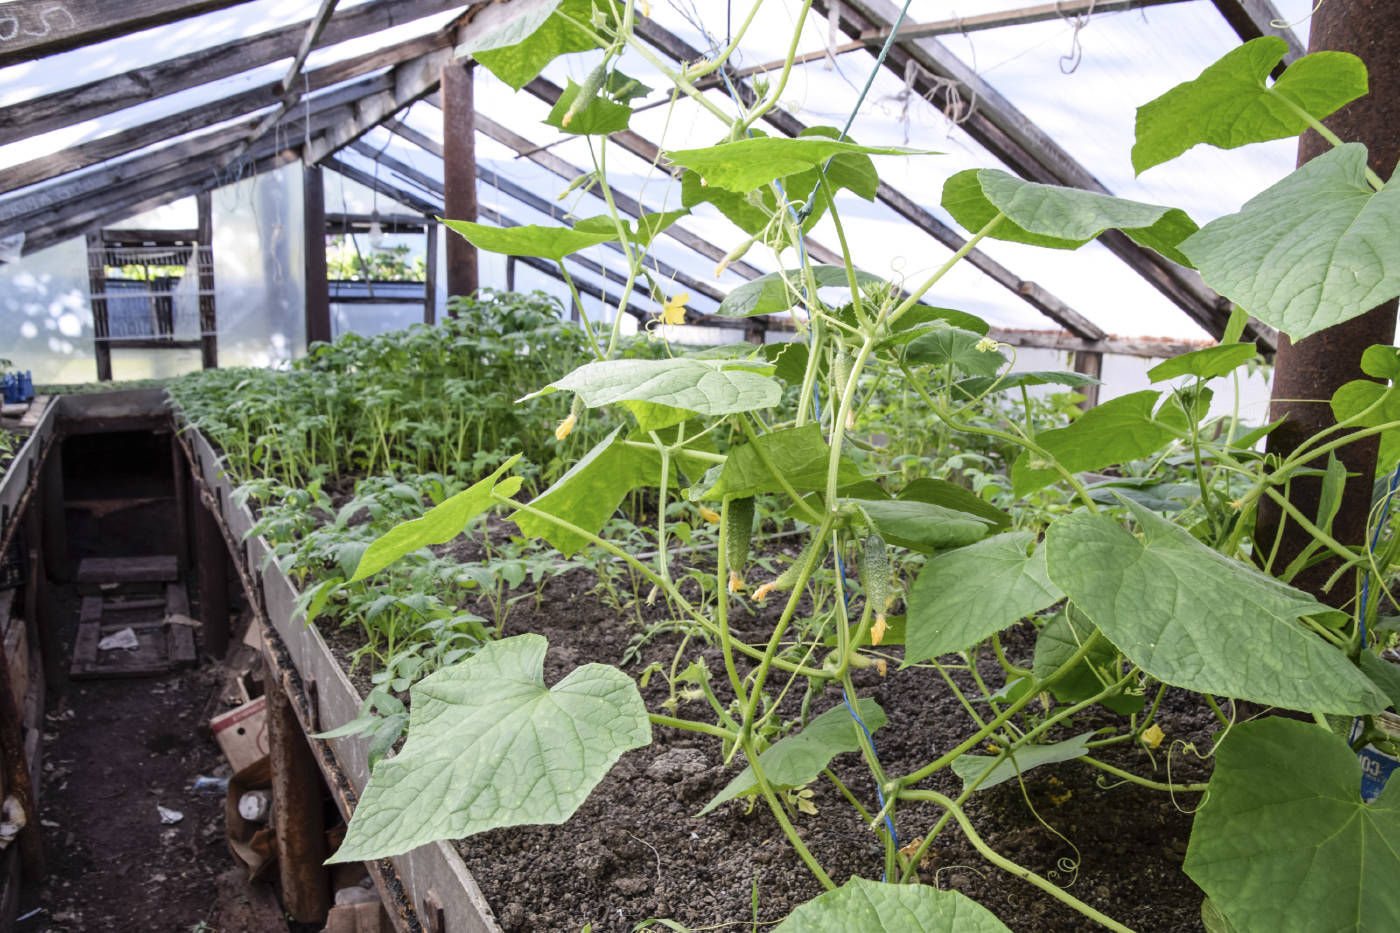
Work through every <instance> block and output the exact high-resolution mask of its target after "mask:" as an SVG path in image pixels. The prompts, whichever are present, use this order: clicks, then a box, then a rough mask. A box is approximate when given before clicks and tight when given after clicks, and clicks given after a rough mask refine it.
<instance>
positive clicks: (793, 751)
mask: <svg viewBox="0 0 1400 933" xmlns="http://www.w3.org/2000/svg"><path fill="white" fill-rule="evenodd" d="M855 706H856V708H857V709H858V710H860V718H861V722H864V723H865V727H866V728H867V729H869V730H870V731H871V732H874V731H875V730H876V729H879V728H880V727H881V726H883V725H884V724H885V711H884V710H882V709H880V706H879V704H878V703H876V702H875V701H874V700H870V699H864V700H858V701H856V703H855ZM859 728H860V726H858V725H857V724H856V721H855V719H854V718H853V717H852V716H851V711H850V710H848V709H847V708H846V704H844V703H842V704H841V705H840V706H833V707H832V708H831V709H829V710H827V711H826V712H824V713H822V714H821V715H820V716H818V717H816V718H815V719H813V720H812V721H811V722H809V723H807V728H805V729H803V730H802V731H801V732H799V733H797V734H796V735H790V736H788V737H787V738H783V739H779V740H778V741H777V742H775V743H773V746H772V747H771V748H769V749H768V750H767V751H765V752H764V753H763V754H761V755H759V756H758V761H759V764H761V765H762V766H763V775H764V777H766V778H767V779H768V782H769V784H771V785H772V786H773V787H781V788H788V787H800V786H802V785H803V784H806V783H807V782H808V781H811V780H814V779H815V778H816V777H817V775H819V774H821V773H822V769H823V768H825V767H826V766H827V765H828V764H829V763H830V762H831V759H833V758H835V757H836V756H837V755H840V754H844V753H845V752H858V751H860V742H859V740H858V739H857V738H856V730H857V729H859ZM756 793H758V779H757V778H756V777H754V773H753V767H752V766H749V767H746V768H744V770H743V771H741V772H739V773H738V774H736V775H735V776H734V779H733V780H732V781H730V782H729V783H728V784H726V785H725V786H724V790H722V791H720V792H719V793H718V794H716V795H715V796H714V799H712V800H711V801H710V802H709V803H707V804H705V808H704V809H703V810H701V811H700V813H699V815H700V816H704V815H705V814H706V813H709V812H710V811H711V810H713V809H714V808H715V807H717V806H719V805H720V804H722V803H727V802H728V801H730V800H733V799H734V798H736V797H745V796H749V795H751V794H756Z"/></svg>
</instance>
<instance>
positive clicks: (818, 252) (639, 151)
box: [524, 20, 845, 265]
mask: <svg viewBox="0 0 1400 933" xmlns="http://www.w3.org/2000/svg"><path fill="white" fill-rule="evenodd" d="M641 22H642V21H641V20H639V21H638V25H641ZM524 90H526V91H529V92H530V93H531V94H534V95H535V96H536V97H538V98H539V99H540V100H542V101H544V102H545V103H547V104H549V105H550V106H551V107H552V106H554V104H555V103H556V102H557V101H558V100H559V95H561V94H562V93H563V89H562V88H560V87H559V85H557V84H555V83H553V82H552V81H550V80H548V79H547V78H535V79H534V80H533V81H531V82H530V83H528V84H526V85H525V87H524ZM608 138H609V139H611V140H612V141H613V142H615V143H617V144H618V145H619V146H621V147H622V148H623V149H625V150H626V151H627V152H630V153H632V155H634V156H636V157H637V158H639V159H641V160H643V161H645V162H650V163H652V164H653V165H658V166H660V167H661V168H662V169H663V170H664V171H668V172H670V173H671V174H672V176H674V177H676V178H679V177H680V175H681V170H680V169H679V168H678V167H674V166H666V165H665V164H664V160H663V159H662V158H661V150H660V149H659V148H658V147H657V145H656V144H655V143H653V142H651V141H650V140H648V139H647V138H646V137H644V136H642V135H640V134H638V133H635V132H633V131H632V130H622V131H621V132H618V133H613V134H612V135H611V136H609V137H608ZM806 244H807V252H808V253H809V254H810V255H811V257H812V258H813V259H815V260H816V261H817V262H821V263H826V264H827V265H842V264H844V262H845V260H844V259H843V258H842V256H841V254H840V253H838V252H837V251H836V250H834V249H832V248H830V247H829V246H826V245H824V244H822V243H821V242H819V241H818V240H816V239H815V238H813V237H807V238H806Z"/></svg>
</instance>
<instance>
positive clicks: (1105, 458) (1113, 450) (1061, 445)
mask: <svg viewBox="0 0 1400 933" xmlns="http://www.w3.org/2000/svg"><path fill="white" fill-rule="evenodd" d="M1158 396H1159V393H1158V392H1156V391H1154V390H1152V389H1145V390H1143V391H1141V392H1131V393H1129V394H1127V395H1120V396H1118V398H1115V399H1109V400H1108V401H1107V402H1104V403H1103V404H1102V405H1096V406H1094V407H1093V408H1091V409H1089V410H1088V411H1086V412H1085V413H1084V414H1083V415H1081V416H1080V417H1079V418H1078V419H1077V420H1075V421H1074V423H1073V424H1071V425H1069V426H1068V427H1064V428H1056V429H1055V430H1053V431H1045V432H1043V433H1040V434H1037V435H1036V437H1035V442H1036V443H1037V444H1039V445H1040V446H1041V447H1043V448H1045V450H1046V451H1047V452H1049V453H1050V454H1051V455H1052V456H1054V458H1055V459H1056V460H1057V461H1058V462H1059V463H1060V465H1061V466H1063V467H1064V468H1065V469H1067V470H1069V471H1070V472H1071V473H1078V472H1081V471H1083V470H1097V469H1100V468H1101V467H1106V466H1112V465H1113V464H1116V463H1123V462H1124V461H1127V460H1136V459H1137V458H1138V457H1146V456H1148V455H1149V454H1152V453H1155V452H1156V451H1158V450H1160V449H1161V448H1163V447H1165V446H1166V445H1167V444H1168V443H1169V442H1170V441H1171V440H1172V438H1173V437H1175V436H1176V435H1175V433H1174V432H1173V431H1172V426H1171V425H1168V424H1163V423H1162V421H1160V420H1158V419H1155V418H1153V417H1152V408H1153V406H1154V405H1155V404H1156V402H1157V398H1158ZM1036 459H1037V458H1036V457H1034V456H1032V455H1031V454H1030V453H1029V452H1028V451H1022V452H1021V455H1020V456H1019V457H1017V458H1016V461H1015V462H1014V463H1013V464H1011V484H1012V486H1013V488H1014V489H1015V491H1016V495H1018V496H1024V495H1027V494H1029V493H1032V492H1035V491H1036V490H1037V489H1040V488H1041V487H1043V486H1047V485H1049V484H1050V483H1053V482H1054V481H1055V480H1056V479H1058V478H1059V474H1058V473H1057V472H1055V471H1054V470H1053V469H1050V468H1049V467H1045V468H1037V467H1035V466H1033V465H1032V463H1033V462H1034V461H1035V460H1036Z"/></svg>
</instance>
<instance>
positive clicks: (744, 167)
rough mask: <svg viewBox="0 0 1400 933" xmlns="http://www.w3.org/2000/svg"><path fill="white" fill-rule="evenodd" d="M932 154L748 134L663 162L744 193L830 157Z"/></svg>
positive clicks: (673, 153)
mask: <svg viewBox="0 0 1400 933" xmlns="http://www.w3.org/2000/svg"><path fill="white" fill-rule="evenodd" d="M849 154H863V155H932V154H934V153H930V152H929V151H928V150H924V149H909V148H906V147H903V146H861V145H858V144H857V143H853V142H849V141H845V140H837V139H831V138H829V137H827V136H823V135H810V136H797V137H793V138H779V137H775V136H751V137H749V138H748V139H737V140H735V141H733V142H726V143H720V144H719V145H717V146H707V147H705V148H703V149H670V150H667V152H666V154H665V155H666V158H667V159H669V160H670V161H671V162H672V163H673V164H675V165H680V166H683V167H685V168H688V169H690V170H691V171H693V172H695V173H696V174H698V175H699V176H700V177H701V178H703V179H704V180H705V183H706V185H707V186H709V187H716V188H723V189H725V190H726V191H733V192H735V193H737V194H740V195H746V194H747V193H748V192H750V191H752V190H754V189H755V188H757V187H759V186H760V185H766V184H768V183H769V182H770V181H774V180H775V179H778V178H784V177H786V176H788V175H796V174H799V173H801V172H805V171H807V170H809V169H814V168H818V167H819V166H821V165H822V164H823V163H824V162H826V160H827V159H830V158H832V157H833V156H840V155H849Z"/></svg>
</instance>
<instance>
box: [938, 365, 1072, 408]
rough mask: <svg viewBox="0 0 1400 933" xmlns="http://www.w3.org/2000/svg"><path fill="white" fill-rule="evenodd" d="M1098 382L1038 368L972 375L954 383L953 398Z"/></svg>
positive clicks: (1067, 386)
mask: <svg viewBox="0 0 1400 933" xmlns="http://www.w3.org/2000/svg"><path fill="white" fill-rule="evenodd" d="M1098 384H1099V380H1098V379H1096V378H1095V377H1093V376H1089V375H1086V374H1084V373H1072V372H1067V371H1060V370H1044V369H1036V370H1027V371H1024V372H1012V373H1002V374H1001V377H1000V378H997V377H996V376H972V377H971V378H968V379H959V380H958V381H957V382H955V383H953V398H954V400H958V401H960V400H965V399H974V398H981V397H982V396H983V395H986V394H987V393H988V392H1005V391H1007V390H1008V389H1019V388H1021V387H1023V386H1048V385H1057V386H1064V387H1065V388H1068V389H1080V388H1083V387H1084V386H1092V385H1098Z"/></svg>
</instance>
